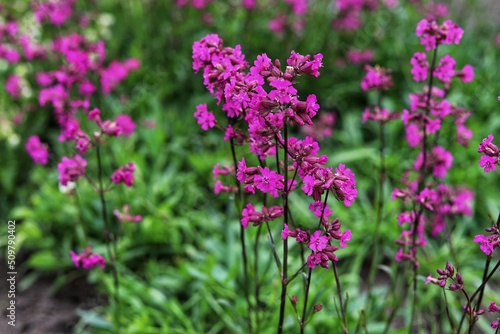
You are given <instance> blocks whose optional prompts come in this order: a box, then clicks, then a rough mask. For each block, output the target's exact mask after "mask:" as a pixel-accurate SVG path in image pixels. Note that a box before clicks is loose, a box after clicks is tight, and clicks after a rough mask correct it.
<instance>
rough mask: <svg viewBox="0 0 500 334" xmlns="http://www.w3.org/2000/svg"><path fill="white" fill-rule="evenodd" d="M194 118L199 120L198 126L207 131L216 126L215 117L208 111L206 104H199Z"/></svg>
mask: <svg viewBox="0 0 500 334" xmlns="http://www.w3.org/2000/svg"><path fill="white" fill-rule="evenodd" d="M194 117H196V119H197V120H198V124H199V125H200V126H201V128H202V129H203V130H205V131H207V130H208V129H211V128H213V127H214V126H215V123H216V120H215V116H214V114H213V113H212V112H211V111H208V108H207V105H206V104H199V105H197V106H196V112H195V113H194Z"/></svg>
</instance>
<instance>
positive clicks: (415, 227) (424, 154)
mask: <svg viewBox="0 0 500 334" xmlns="http://www.w3.org/2000/svg"><path fill="white" fill-rule="evenodd" d="M436 59H437V46H436V48H435V49H434V52H433V55H432V64H431V67H430V70H429V72H430V73H429V85H428V87H427V89H428V91H427V100H426V103H425V116H426V117H427V116H429V114H430V106H431V97H432V85H433V82H434V74H433V73H434V68H435V66H436ZM422 128H423V132H424V135H423V139H422V173H421V174H420V178H419V180H418V192H419V193H420V192H421V191H422V190H423V189H424V185H425V180H426V178H427V151H428V147H427V146H428V142H427V141H428V133H427V127H426V124H425V121H424V122H422ZM423 211H424V207H423V206H421V207H420V210H419V212H418V213H417V214H416V217H415V221H414V224H413V231H412V245H411V250H415V255H414V256H415V260H414V261H413V301H412V312H411V320H410V326H409V328H408V333H411V332H412V330H413V323H414V321H415V310H416V304H417V299H418V296H417V273H418V268H417V263H416V257H417V254H416V248H415V241H416V236H417V231H418V225H419V223H420V217H421V215H422V214H423Z"/></svg>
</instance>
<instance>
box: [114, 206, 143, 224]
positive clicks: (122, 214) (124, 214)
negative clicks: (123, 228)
mask: <svg viewBox="0 0 500 334" xmlns="http://www.w3.org/2000/svg"><path fill="white" fill-rule="evenodd" d="M113 214H114V215H115V217H116V219H118V221H120V222H122V223H125V222H133V223H137V222H140V221H141V220H142V216H141V215H135V216H134V215H132V214H130V213H129V205H128V204H126V205H124V206H123V210H122V211H119V210H118V209H115V210H113Z"/></svg>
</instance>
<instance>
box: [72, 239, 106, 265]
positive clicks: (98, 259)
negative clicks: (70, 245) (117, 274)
mask: <svg viewBox="0 0 500 334" xmlns="http://www.w3.org/2000/svg"><path fill="white" fill-rule="evenodd" d="M69 254H70V256H71V261H73V264H74V266H75V267H76V268H80V267H81V268H83V269H92V268H94V267H95V266H99V267H101V268H102V269H104V268H105V267H106V260H105V259H104V258H103V257H102V256H101V255H99V254H95V253H94V251H93V250H92V245H90V244H89V245H88V247H86V248H84V249H83V253H81V254H76V253H75V252H74V251H72V250H70V251H69Z"/></svg>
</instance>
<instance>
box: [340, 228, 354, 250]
mask: <svg viewBox="0 0 500 334" xmlns="http://www.w3.org/2000/svg"><path fill="white" fill-rule="evenodd" d="M351 238H352V232H351V230H346V231H345V232H344V233H342V236H341V237H340V247H342V248H346V247H347V244H346V242H348V241H350V240H351Z"/></svg>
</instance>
